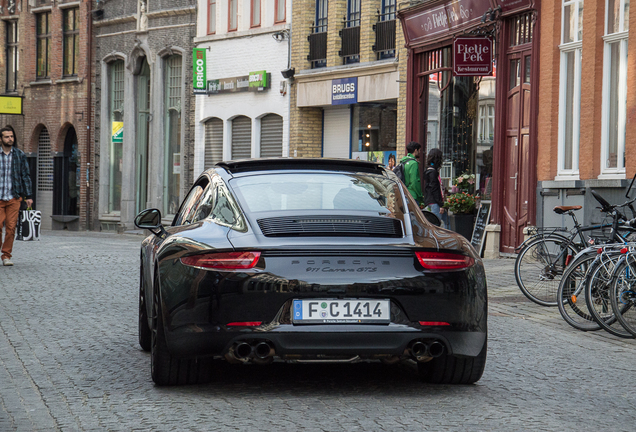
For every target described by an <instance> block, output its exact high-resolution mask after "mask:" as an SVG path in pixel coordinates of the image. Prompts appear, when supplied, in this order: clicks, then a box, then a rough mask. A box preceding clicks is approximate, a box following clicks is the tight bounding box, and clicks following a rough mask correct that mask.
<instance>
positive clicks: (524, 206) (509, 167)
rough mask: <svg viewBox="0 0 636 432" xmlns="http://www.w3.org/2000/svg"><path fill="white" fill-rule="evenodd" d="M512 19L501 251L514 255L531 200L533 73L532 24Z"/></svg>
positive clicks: (508, 70) (506, 64) (524, 225)
mask: <svg viewBox="0 0 636 432" xmlns="http://www.w3.org/2000/svg"><path fill="white" fill-rule="evenodd" d="M524 18H525V17H523V16H522V17H520V18H514V19H513V20H512V22H513V24H512V25H511V29H510V31H511V33H510V36H511V37H510V39H509V40H510V42H511V43H510V48H509V49H508V51H507V56H506V60H505V61H506V63H505V67H506V68H507V70H506V72H507V73H506V74H504V76H503V77H502V78H503V79H506V80H507V94H506V110H505V115H504V116H502V117H500V118H502V119H503V120H505V129H504V130H505V139H504V143H503V144H504V147H505V148H504V155H505V156H504V162H505V163H504V165H503V179H502V180H503V182H502V186H503V195H502V198H503V206H502V207H503V218H502V224H501V225H502V226H501V249H500V250H501V252H503V253H514V252H515V248H516V247H517V246H518V245H519V244H521V242H522V241H523V229H524V227H526V226H527V225H528V217H529V214H528V203H529V200H530V181H529V179H530V177H531V175H530V174H531V172H530V169H531V168H530V119H531V115H530V100H531V98H530V95H531V91H530V90H531V89H530V82H531V70H532V67H531V66H532V43H531V42H532V33H531V30H529V28H530V27H531V25H532V23H531V21H530V20H529V19H528V20H525V19H524Z"/></svg>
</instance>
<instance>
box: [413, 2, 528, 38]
mask: <svg viewBox="0 0 636 432" xmlns="http://www.w3.org/2000/svg"><path fill="white" fill-rule="evenodd" d="M508 1H514V0H508ZM525 1H528V0H525ZM490 8H491V4H490V2H489V1H486V0H452V1H448V2H446V3H444V4H442V5H439V6H436V7H433V8H431V9H427V10H425V11H422V12H419V13H416V14H415V15H412V16H407V17H405V18H404V19H403V22H404V32H405V34H406V37H407V41H408V43H409V44H413V43H418V42H420V41H422V40H423V39H431V38H437V37H439V36H444V35H445V34H448V33H450V32H451V31H454V30H457V29H460V28H462V27H468V26H471V25H475V24H478V23H480V22H481V19H482V17H483V16H484V14H485V13H486V11H488V10H489V9H490Z"/></svg>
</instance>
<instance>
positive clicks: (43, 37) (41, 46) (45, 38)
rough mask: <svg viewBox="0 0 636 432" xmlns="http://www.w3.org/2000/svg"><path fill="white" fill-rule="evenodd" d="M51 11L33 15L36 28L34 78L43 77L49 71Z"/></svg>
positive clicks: (45, 76)
mask: <svg viewBox="0 0 636 432" xmlns="http://www.w3.org/2000/svg"><path fill="white" fill-rule="evenodd" d="M50 19H51V13H50V12H45V13H40V14H37V15H35V21H36V24H35V29H36V44H37V46H36V57H37V60H36V78H37V79H45V78H48V77H49V74H50V73H51V33H50V28H49V21H50Z"/></svg>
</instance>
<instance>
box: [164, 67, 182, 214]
mask: <svg viewBox="0 0 636 432" xmlns="http://www.w3.org/2000/svg"><path fill="white" fill-rule="evenodd" d="M182 63H183V62H182V57H181V56H179V55H173V56H170V57H168V58H166V60H165V67H166V71H165V83H164V94H165V107H166V113H165V116H166V118H165V127H166V135H165V137H166V142H165V147H164V149H165V150H164V162H165V167H164V194H163V199H164V202H163V204H164V212H165V213H166V214H175V213H176V212H177V210H178V208H179V201H180V200H179V187H180V184H181V86H182Z"/></svg>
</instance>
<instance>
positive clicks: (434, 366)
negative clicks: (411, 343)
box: [417, 340, 488, 384]
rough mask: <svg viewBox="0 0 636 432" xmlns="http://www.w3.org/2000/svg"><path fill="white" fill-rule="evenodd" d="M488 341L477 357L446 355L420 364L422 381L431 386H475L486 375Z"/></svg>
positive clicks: (419, 369) (418, 365)
mask: <svg viewBox="0 0 636 432" xmlns="http://www.w3.org/2000/svg"><path fill="white" fill-rule="evenodd" d="M487 351H488V340H486V341H485V342H484V346H483V348H482V349H481V352H480V353H479V354H478V355H477V357H463V356H462V357H459V356H452V355H447V354H446V353H444V354H442V355H441V356H439V357H437V358H434V359H433V360H431V361H428V362H426V363H418V364H417V369H418V371H419V374H420V376H421V378H422V381H424V382H427V383H431V384H474V383H476V382H477V381H479V379H480V378H481V376H482V375H483V373H484V368H485V367H486V354H487Z"/></svg>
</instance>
